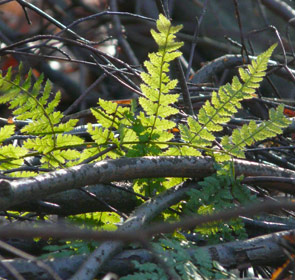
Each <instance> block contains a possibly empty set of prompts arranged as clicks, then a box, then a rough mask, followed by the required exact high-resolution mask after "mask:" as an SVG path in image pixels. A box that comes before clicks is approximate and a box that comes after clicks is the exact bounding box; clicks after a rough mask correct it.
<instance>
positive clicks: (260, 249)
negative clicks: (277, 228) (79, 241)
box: [0, 230, 295, 280]
mask: <svg viewBox="0 0 295 280" xmlns="http://www.w3.org/2000/svg"><path fill="white" fill-rule="evenodd" d="M294 232H295V231H294V230H293V231H283V232H279V233H275V234H267V235H263V236H259V237H255V238H251V239H248V240H245V241H236V242H229V243H224V244H219V245H211V246H205V247H201V248H196V249H190V251H189V252H190V255H194V256H196V255H198V250H200V249H201V250H206V251H207V252H208V253H209V255H210V256H211V257H212V259H213V260H216V261H218V262H220V264H222V265H223V266H224V267H226V268H235V267H237V266H239V265H242V262H243V261H244V262H245V264H249V263H251V264H252V265H254V266H256V265H267V266H272V265H274V266H277V265H279V263H280V262H282V261H284V259H285V258H286V256H285V254H284V252H283V250H282V248H281V247H280V246H278V244H277V241H276V240H277V238H279V237H282V236H284V235H286V234H288V235H289V234H292V233H294ZM242 254H243V257H242V258H239V256H242ZM85 260H86V256H85V255H83V256H81V255H79V256H72V257H71V258H58V259H51V260H48V261H45V263H46V264H47V265H50V266H51V267H52V268H53V270H54V271H55V272H56V273H58V274H59V275H60V277H62V278H63V279H68V278H70V276H71V275H72V274H73V273H74V272H75V270H76V268H77V267H79V266H80V265H81V264H82V263H83V262H84V261H85ZM133 260H137V261H139V262H140V263H146V262H152V261H153V259H152V256H151V254H150V253H149V252H148V251H147V250H143V249H139V250H127V251H124V252H122V253H120V254H118V255H117V256H115V257H114V258H113V259H112V260H110V261H109V262H107V263H106V265H105V267H104V268H103V270H102V271H101V273H102V274H104V273H107V272H109V271H112V272H114V273H116V274H118V275H120V276H122V275H124V274H130V273H132V272H133V271H134V267H133V265H132V261H133ZM241 261H242V262H241ZM3 262H8V263H10V264H11V265H13V267H15V268H16V270H17V271H18V272H19V273H20V274H22V275H26V277H27V278H28V279H32V280H34V279H47V278H46V277H48V275H47V274H46V272H45V271H44V270H42V269H41V268H40V267H37V266H36V265H34V264H33V263H30V262H28V261H26V260H21V259H14V260H4V261H3ZM0 275H1V276H2V277H4V278H5V277H9V275H8V273H7V271H6V270H5V269H4V268H3V267H0Z"/></svg>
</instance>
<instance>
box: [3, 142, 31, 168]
mask: <svg viewBox="0 0 295 280" xmlns="http://www.w3.org/2000/svg"><path fill="white" fill-rule="evenodd" d="M27 153H28V150H27V149H25V148H23V147H15V146H13V145H11V144H10V145H6V146H2V147H0V169H2V170H9V169H11V168H18V167H20V166H21V165H22V164H23V163H24V159H23V157H24V156H25V155H26V154H27Z"/></svg>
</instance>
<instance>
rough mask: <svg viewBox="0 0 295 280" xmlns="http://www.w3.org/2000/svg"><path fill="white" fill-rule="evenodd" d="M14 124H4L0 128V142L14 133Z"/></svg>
mask: <svg viewBox="0 0 295 280" xmlns="http://www.w3.org/2000/svg"><path fill="white" fill-rule="evenodd" d="M14 131H15V125H5V126H3V127H1V128H0V143H2V142H3V141H4V140H6V139H7V138H9V137H11V136H12V135H13V134H14Z"/></svg>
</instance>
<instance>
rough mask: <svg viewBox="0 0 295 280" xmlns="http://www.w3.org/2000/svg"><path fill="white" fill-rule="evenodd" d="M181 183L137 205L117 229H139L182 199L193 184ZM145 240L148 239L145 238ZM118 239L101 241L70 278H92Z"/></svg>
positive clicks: (113, 251)
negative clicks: (184, 185)
mask: <svg viewBox="0 0 295 280" xmlns="http://www.w3.org/2000/svg"><path fill="white" fill-rule="evenodd" d="M182 185H183V184H181V185H179V186H176V187H173V188H170V189H169V190H167V191H166V192H163V193H161V194H160V195H158V196H157V197H156V198H155V199H151V200H149V201H147V202H146V203H144V204H142V205H141V206H140V207H138V208H137V209H136V210H135V211H134V213H133V214H132V215H131V216H130V217H129V219H127V220H126V222H124V224H123V225H122V226H120V228H119V229H118V231H119V232H130V233H132V232H133V231H136V230H139V229H141V228H142V227H143V226H144V225H146V224H148V223H149V222H150V221H151V220H152V219H153V218H154V217H156V216H157V215H159V214H160V213H161V212H162V211H164V210H165V209H167V208H168V207H170V206H171V205H174V204H176V203H178V202H179V201H180V200H181V199H183V198H184V197H185V195H186V192H187V191H188V188H189V187H192V186H194V184H193V183H189V184H186V187H181V186H182ZM145 241H146V242H147V241H148V239H146V240H145ZM123 244H124V243H122V242H120V241H107V242H104V243H102V244H101V245H100V246H99V247H98V248H97V249H96V250H95V251H94V252H93V253H92V254H91V255H90V256H89V258H88V259H87V261H86V262H85V263H84V264H83V265H82V266H81V267H80V269H79V270H78V271H77V273H75V275H74V276H72V277H71V280H78V279H85V280H86V279H93V278H94V277H95V276H96V274H97V273H98V272H99V270H101V268H102V267H103V265H104V264H105V263H106V262H107V261H108V260H110V258H111V257H112V256H114V255H115V254H116V253H117V252H118V251H119V250H120V249H121V248H122V246H123Z"/></svg>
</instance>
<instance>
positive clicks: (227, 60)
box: [191, 54, 295, 84]
mask: <svg viewBox="0 0 295 280" xmlns="http://www.w3.org/2000/svg"><path fill="white" fill-rule="evenodd" d="M249 58H250V59H251V60H253V59H256V58H257V57H255V56H249ZM244 64H245V61H244V60H243V57H242V56H241V55H230V54H228V55H224V56H221V57H218V58H216V59H214V60H213V61H211V62H209V63H207V64H206V65H205V66H203V67H202V68H201V69H200V70H199V71H198V72H196V74H195V76H194V77H193V79H192V80H191V81H192V82H193V83H196V84H201V83H206V82H210V80H211V78H212V77H213V75H214V74H216V73H218V72H221V71H224V70H225V69H228V68H234V67H237V66H240V65H244ZM268 65H269V66H280V65H279V63H277V62H276V61H274V60H269V62H268ZM290 71H291V73H292V74H293V75H295V70H292V69H290ZM275 73H276V74H278V75H279V76H281V77H283V78H285V79H288V80H290V81H293V79H292V77H291V76H290V74H289V73H288V72H287V71H286V69H284V68H280V69H278V70H276V71H275Z"/></svg>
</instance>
